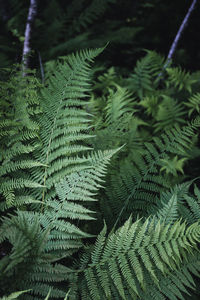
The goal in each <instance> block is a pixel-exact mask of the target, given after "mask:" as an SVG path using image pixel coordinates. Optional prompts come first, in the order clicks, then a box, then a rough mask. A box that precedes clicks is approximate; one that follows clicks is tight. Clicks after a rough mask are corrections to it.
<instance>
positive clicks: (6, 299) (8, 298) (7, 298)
mask: <svg viewBox="0 0 200 300" xmlns="http://www.w3.org/2000/svg"><path fill="white" fill-rule="evenodd" d="M28 291H30V290H26V291H20V292H14V293H12V294H10V295H9V296H3V298H0V300H12V299H17V298H18V297H19V296H20V295H22V294H24V293H26V292H28Z"/></svg>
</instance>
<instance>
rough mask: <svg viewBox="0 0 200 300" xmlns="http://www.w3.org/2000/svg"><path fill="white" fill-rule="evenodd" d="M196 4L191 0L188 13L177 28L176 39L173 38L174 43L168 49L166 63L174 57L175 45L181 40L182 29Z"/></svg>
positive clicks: (194, 0) (195, 0)
mask: <svg viewBox="0 0 200 300" xmlns="http://www.w3.org/2000/svg"><path fill="white" fill-rule="evenodd" d="M196 2H197V0H193V2H192V4H191V5H190V7H189V9H188V12H187V14H186V16H185V18H184V20H183V22H182V24H181V26H180V28H179V30H178V32H177V34H176V37H175V39H174V41H173V43H172V46H171V48H170V50H169V53H168V56H167V61H168V62H170V61H171V59H172V56H173V55H174V52H175V50H176V48H177V45H178V42H179V40H180V38H181V35H182V33H183V31H184V29H185V27H186V25H187V23H188V20H189V17H190V15H191V12H192V11H193V10H194V7H195V5H196Z"/></svg>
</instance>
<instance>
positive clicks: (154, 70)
mask: <svg viewBox="0 0 200 300" xmlns="http://www.w3.org/2000/svg"><path fill="white" fill-rule="evenodd" d="M163 63H164V60H163V58H161V57H160V56H159V55H158V54H157V53H156V52H154V51H147V55H146V56H145V57H144V58H142V59H141V60H140V61H137V63H136V67H135V69H134V74H133V75H131V76H130V78H129V79H128V80H127V83H128V88H129V89H130V90H131V91H133V92H135V93H136V94H137V95H138V97H139V98H140V99H141V100H142V99H143V97H144V96H148V95H151V93H152V92H153V91H154V88H155V86H156V81H155V79H156V76H157V75H158V74H159V72H161V70H162V66H163Z"/></svg>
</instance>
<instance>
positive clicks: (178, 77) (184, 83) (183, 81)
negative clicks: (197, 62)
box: [166, 67, 196, 93]
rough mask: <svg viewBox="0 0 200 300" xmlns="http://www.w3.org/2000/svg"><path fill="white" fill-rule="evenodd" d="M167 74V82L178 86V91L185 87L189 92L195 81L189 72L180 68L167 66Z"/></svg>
mask: <svg viewBox="0 0 200 300" xmlns="http://www.w3.org/2000/svg"><path fill="white" fill-rule="evenodd" d="M166 71H167V73H168V75H169V83H170V84H172V85H174V86H175V87H177V88H178V90H179V91H181V90H183V89H185V90H187V91H188V92H190V93H191V91H192V90H191V89H192V85H193V84H194V83H195V82H196V80H195V79H193V78H192V77H191V74H190V73H189V72H186V71H184V70H181V68H179V67H176V68H167V69H166Z"/></svg>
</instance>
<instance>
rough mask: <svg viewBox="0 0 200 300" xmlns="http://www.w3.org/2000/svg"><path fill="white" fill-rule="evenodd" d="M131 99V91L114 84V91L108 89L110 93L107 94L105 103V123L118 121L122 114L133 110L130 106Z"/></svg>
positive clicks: (109, 123)
mask: <svg viewBox="0 0 200 300" xmlns="http://www.w3.org/2000/svg"><path fill="white" fill-rule="evenodd" d="M131 100H133V98H131V93H130V92H129V91H128V90H127V89H125V88H121V87H120V86H116V92H114V91H112V90H110V95H109V96H108V100H107V105H106V107H105V111H106V116H105V117H106V122H105V124H106V125H111V124H114V123H116V122H119V121H120V118H121V117H122V116H123V115H125V114H127V113H129V112H130V111H132V112H134V111H133V109H131V107H130V102H131Z"/></svg>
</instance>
